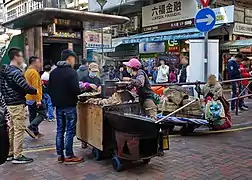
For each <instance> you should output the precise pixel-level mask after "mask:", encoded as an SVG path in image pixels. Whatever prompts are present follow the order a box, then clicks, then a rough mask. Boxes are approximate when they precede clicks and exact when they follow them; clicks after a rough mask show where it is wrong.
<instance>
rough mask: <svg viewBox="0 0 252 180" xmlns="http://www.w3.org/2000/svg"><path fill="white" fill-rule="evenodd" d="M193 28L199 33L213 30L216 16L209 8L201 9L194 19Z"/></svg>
mask: <svg viewBox="0 0 252 180" xmlns="http://www.w3.org/2000/svg"><path fill="white" fill-rule="evenodd" d="M194 21H195V22H194V23H195V27H196V28H197V29H198V30H199V31H200V32H208V31H210V30H212V29H213V28H214V25H215V23H216V15H215V13H214V11H213V10H212V9H210V8H204V9H201V10H200V11H199V12H198V13H197V14H196V17H195V20H194Z"/></svg>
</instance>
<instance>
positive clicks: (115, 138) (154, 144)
mask: <svg viewBox="0 0 252 180" xmlns="http://www.w3.org/2000/svg"><path fill="white" fill-rule="evenodd" d="M137 114H140V105H139V103H125V104H119V105H107V106H99V105H95V104H89V103H82V102H79V103H78V123H77V138H78V139H79V140H81V141H83V142H86V143H88V144H89V145H91V146H92V147H93V149H92V155H93V157H94V159H95V160H100V159H101V158H103V157H107V156H109V155H112V156H113V159H112V165H113V168H114V169H115V170H116V171H120V170H121V169H122V162H123V160H126V161H139V160H142V161H143V162H144V163H149V162H150V159H151V158H152V157H154V156H156V155H157V154H158V142H159V129H160V127H159V125H158V124H155V123H154V122H153V120H152V119H150V118H146V117H143V116H140V115H137Z"/></svg>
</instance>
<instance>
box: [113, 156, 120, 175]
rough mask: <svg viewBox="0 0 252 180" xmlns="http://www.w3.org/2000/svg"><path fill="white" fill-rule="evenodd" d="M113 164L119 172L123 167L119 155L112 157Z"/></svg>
mask: <svg viewBox="0 0 252 180" xmlns="http://www.w3.org/2000/svg"><path fill="white" fill-rule="evenodd" d="M112 166H113V168H114V170H116V171H117V172H120V171H121V170H122V168H123V167H122V163H121V161H120V159H119V158H118V157H117V156H114V157H113V158H112Z"/></svg>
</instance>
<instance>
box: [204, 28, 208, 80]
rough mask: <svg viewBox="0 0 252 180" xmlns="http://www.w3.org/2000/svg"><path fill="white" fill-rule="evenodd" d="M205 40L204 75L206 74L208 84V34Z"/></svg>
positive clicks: (206, 33)
mask: <svg viewBox="0 0 252 180" xmlns="http://www.w3.org/2000/svg"><path fill="white" fill-rule="evenodd" d="M204 34H205V39H204V44H205V46H204V52H205V56H204V59H205V63H204V65H205V68H204V73H205V82H207V78H208V32H205V33H204Z"/></svg>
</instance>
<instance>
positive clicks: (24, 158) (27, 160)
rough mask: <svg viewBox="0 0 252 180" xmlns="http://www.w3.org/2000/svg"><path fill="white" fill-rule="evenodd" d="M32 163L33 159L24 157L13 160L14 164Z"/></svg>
mask: <svg viewBox="0 0 252 180" xmlns="http://www.w3.org/2000/svg"><path fill="white" fill-rule="evenodd" d="M31 162H33V159H32V158H28V157H25V156H24V155H22V156H20V157H18V158H16V159H13V160H12V163H13V164H27V163H31Z"/></svg>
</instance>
